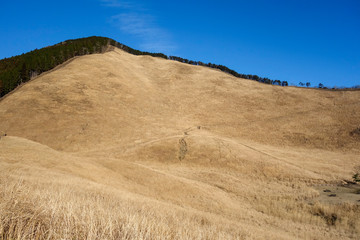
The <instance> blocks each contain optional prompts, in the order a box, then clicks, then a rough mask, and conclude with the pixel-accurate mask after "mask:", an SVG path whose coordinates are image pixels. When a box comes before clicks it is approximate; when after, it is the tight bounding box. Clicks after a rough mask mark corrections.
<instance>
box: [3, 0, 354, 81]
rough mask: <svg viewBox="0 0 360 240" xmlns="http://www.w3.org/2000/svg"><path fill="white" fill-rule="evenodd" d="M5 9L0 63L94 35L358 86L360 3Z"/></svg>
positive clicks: (92, 2) (100, 0)
mask: <svg viewBox="0 0 360 240" xmlns="http://www.w3.org/2000/svg"><path fill="white" fill-rule="evenodd" d="M0 10H1V14H0V30H1V32H0V33H1V34H0V58H4V57H11V56H14V55H18V54H21V53H24V52H28V51H31V50H33V49H35V48H41V47H45V46H48V45H52V44H55V43H58V42H61V41H63V40H66V39H71V38H79V37H87V36H94V35H96V36H104V37H110V38H113V39H115V40H117V41H119V42H121V43H124V44H126V45H128V46H130V47H133V48H135V49H139V50H143V51H151V52H162V53H165V54H167V55H176V56H180V57H183V58H187V59H191V60H200V61H203V62H212V63H216V64H222V65H225V66H227V67H229V68H232V69H234V70H236V71H237V72H239V73H245V74H257V75H259V76H262V77H269V78H271V79H280V80H283V81H288V82H289V83H293V84H298V83H299V82H311V84H312V86H315V85H318V83H323V84H324V85H325V86H329V87H333V86H337V87H341V86H347V87H350V86H354V85H359V84H360V1H359V0H336V1H335V0H326V1H325V0H312V1H309V0H286V1H285V0H271V1H270V0H267V1H266V0H252V1H249V0H247V1H242V0H238V1H233V0H223V1H212V0H207V1H204V0H198V1H189V0H182V1H169V0H167V1H165V0H159V1H137V0H124V1H122V0H86V1H85V0H80V1H74V0H72V1H70V0H63V1H48V0H47V1H42V0H40V1H36V0H33V1H17V0H12V1H10V0H3V1H1V2H0Z"/></svg>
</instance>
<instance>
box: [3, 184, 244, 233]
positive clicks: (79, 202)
mask: <svg viewBox="0 0 360 240" xmlns="http://www.w3.org/2000/svg"><path fill="white" fill-rule="evenodd" d="M102 187H103V186H100V185H97V184H92V183H86V184H84V183H83V182H81V181H80V180H74V179H71V180H70V181H69V180H64V182H63V183H59V184H46V183H43V184H41V183H37V184H29V183H28V182H26V181H24V180H15V179H11V178H7V179H5V178H0V238H1V239H24V240H25V239H26V240H28V239H29V240H30V239H243V238H245V237H246V236H245V235H244V234H243V233H240V232H237V231H234V229H231V228H229V226H228V225H227V224H226V223H224V224H223V225H213V224H211V223H210V222H209V221H208V220H207V219H206V217H202V216H201V215H193V216H189V215H186V214H184V213H183V212H181V211H179V210H177V209H172V210H171V209H170V208H166V210H164V208H162V207H161V204H156V203H155V204H154V203H152V206H150V205H151V203H150V204H149V203H144V202H143V203H141V202H137V201H132V200H130V199H129V198H127V197H126V196H125V195H126V194H125V195H124V196H120V195H121V194H120V195H119V193H116V192H111V190H109V189H108V190H103V189H101V188H102ZM154 206H155V207H154Z"/></svg>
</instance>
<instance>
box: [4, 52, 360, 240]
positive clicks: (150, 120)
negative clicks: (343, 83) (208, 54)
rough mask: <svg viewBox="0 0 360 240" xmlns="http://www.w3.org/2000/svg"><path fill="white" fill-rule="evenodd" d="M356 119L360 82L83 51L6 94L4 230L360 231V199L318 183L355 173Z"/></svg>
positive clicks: (278, 234)
mask: <svg viewBox="0 0 360 240" xmlns="http://www.w3.org/2000/svg"><path fill="white" fill-rule="evenodd" d="M359 127H360V92H359V91H346V92H342V91H336V92H334V91H323V90H316V89H302V88H292V87H287V88H283V87H279V86H272V85H265V84H260V83H257V82H254V81H249V80H242V79H238V78H235V77H232V76H231V75H228V74H225V73H223V72H220V71H218V70H214V69H209V68H205V67H200V66H192V65H186V64H182V63H179V62H175V61H168V60H165V59H161V58H153V57H150V56H134V55H130V54H128V53H126V52H124V51H121V50H119V49H115V50H114V51H111V52H107V53H104V54H94V55H87V56H82V57H78V58H76V59H74V60H73V61H71V62H69V63H68V64H66V65H64V66H63V67H61V68H58V69H57V70H55V71H52V72H48V73H44V74H42V75H41V76H39V77H37V78H35V79H33V80H31V81H30V82H29V83H27V84H25V85H23V86H21V87H20V88H18V89H17V90H16V91H14V92H13V93H12V94H10V95H8V96H6V97H5V98H3V99H1V100H0V131H1V132H3V133H6V134H7V135H8V136H6V137H2V138H1V139H0V150H1V151H0V166H1V169H3V170H4V171H3V172H4V176H2V177H1V178H0V185H1V188H0V189H2V190H1V192H0V198H2V199H3V201H2V202H3V203H4V204H2V205H0V212H7V213H8V214H7V215H6V214H0V215H1V216H0V217H1V218H0V220H1V224H0V229H1V231H3V232H0V235H1V234H3V235H4V234H8V235H9V236H11V231H14V232H15V231H20V235H21V234H23V235H24V236H25V237H24V239H26V238H36V236H38V235H36V234H40V235H41V236H49V235H46V234H50V233H51V234H53V235H50V238H55V239H56V238H60V237H62V238H74V237H75V238H81V239H84V238H88V239H94V238H98V239H113V238H140V239H153V238H155V237H160V238H163V239H174V238H177V239H189V238H190V239H196V238H209V239H226V238H227V239H236V238H239V239H243V238H248V239H262V238H263V239H297V238H298V239H304V238H311V239H339V238H342V239H346V238H350V239H351V238H355V237H356V236H357V235H358V234H359V233H360V221H359V219H358V218H357V216H358V215H359V213H360V207H359V204H358V203H357V202H356V201H347V202H346V203H345V201H342V202H341V201H340V202H341V203H339V204H338V205H333V204H330V203H327V202H322V201H319V200H318V198H317V197H318V196H319V195H320V194H321V192H322V189H321V190H320V192H319V191H318V189H317V187H316V186H318V185H319V184H325V183H326V184H332V183H335V182H339V181H341V180H342V179H350V178H351V175H352V174H353V173H354V169H355V168H356V167H357V166H358V165H360V164H359V162H360V151H359V149H360V136H359V135H358V134H357V131H354V130H356V129H358V128H359ZM18 179H22V181H20V182H19V180H18ZM9 193H11V194H12V195H11V194H9ZM10 195H11V196H10ZM9 196H10V197H9ZM359 200H360V198H359ZM15 201H16V202H15ZM16 204H20V205H21V204H22V205H21V206H23V208H21V207H14V206H16ZM29 208H30V209H29ZM1 210H2V211H1ZM29 212H30V213H32V214H33V215H34V216H35V215H36V216H37V217H36V218H30V220H29V218H27V217H26V216H28V215H26V214H29ZM40 213H41V214H40ZM11 214H12V216H15V217H14V218H9V216H10V215H11ZM30 215H31V214H30ZM334 216H336V217H334ZM16 218H18V219H20V220H21V221H20V223H19V221H18V222H17V223H15V222H11V220H10V219H16ZM50 219H51V221H50ZM64 221H65V222H67V224H68V225H66V226H63V225H62V223H63V222H64ZM10 226H12V227H10ZM9 229H14V230H11V231H10V230H9ZM26 234H28V235H26ZM12 236H15V235H12Z"/></svg>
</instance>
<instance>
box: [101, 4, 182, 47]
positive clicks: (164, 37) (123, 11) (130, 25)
mask: <svg viewBox="0 0 360 240" xmlns="http://www.w3.org/2000/svg"><path fill="white" fill-rule="evenodd" d="M101 2H102V4H103V6H106V7H112V8H119V12H120V13H119V14H117V15H114V16H112V17H111V18H110V22H111V24H113V25H114V26H115V27H117V28H118V29H119V30H120V31H121V32H122V33H124V34H128V35H131V36H134V37H136V38H137V39H139V41H140V46H139V47H140V48H141V50H144V51H150V52H169V51H173V50H175V49H176V46H175V44H173V43H172V41H171V36H170V34H169V33H168V32H167V31H166V30H165V29H163V28H161V27H160V26H159V25H158V24H157V22H156V17H155V16H153V15H151V13H149V11H148V10H146V9H145V8H144V7H142V6H139V5H137V4H136V3H134V2H130V1H119V0H101Z"/></svg>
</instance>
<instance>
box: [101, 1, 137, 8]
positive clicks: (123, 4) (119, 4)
mask: <svg viewBox="0 0 360 240" xmlns="http://www.w3.org/2000/svg"><path fill="white" fill-rule="evenodd" d="M101 5H102V6H105V7H116V8H123V9H131V8H134V7H136V6H135V5H134V4H133V3H131V2H127V1H118V0H101Z"/></svg>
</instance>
